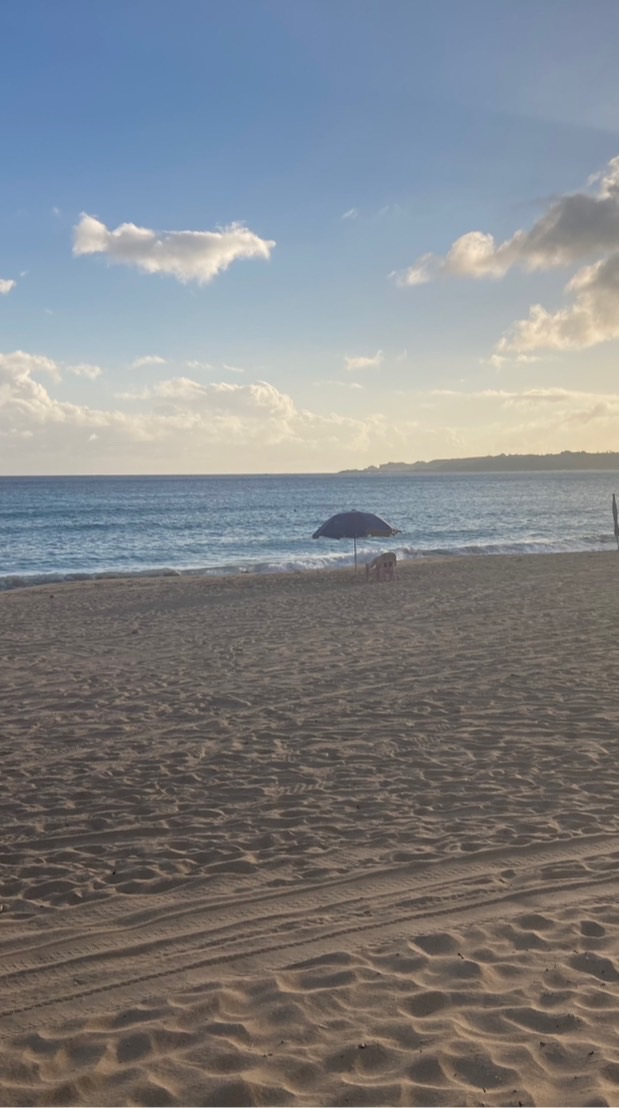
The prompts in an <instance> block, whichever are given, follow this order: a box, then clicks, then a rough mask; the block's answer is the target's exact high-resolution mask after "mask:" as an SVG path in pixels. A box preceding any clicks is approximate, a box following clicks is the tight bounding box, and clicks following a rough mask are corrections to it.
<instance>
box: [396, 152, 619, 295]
mask: <svg viewBox="0 0 619 1108" xmlns="http://www.w3.org/2000/svg"><path fill="white" fill-rule="evenodd" d="M596 183H597V185H598V188H597V192H596V193H595V194H594V195H590V194H589V193H586V192H577V193H572V194H568V195H566V196H561V197H559V199H558V200H555V201H553V203H552V204H550V205H549V207H548V209H547V211H546V212H544V214H543V215H542V216H541V217H540V219H538V220H537V222H536V223H534V225H533V227H531V228H530V230H528V231H524V230H519V231H516V232H515V234H514V235H512V237H511V238H510V239H506V240H505V241H504V242H502V243H497V242H496V240H495V238H494V236H493V235H491V234H488V233H487V232H484V231H469V232H467V234H464V235H462V236H461V237H460V238H458V239H456V241H455V242H454V243H453V245H452V246H451V248H450V249H449V251H448V252H447V254H445V255H441V254H423V255H422V256H421V257H420V258H419V260H418V261H417V262H416V263H415V264H414V265H413V266H411V267H410V268H409V269H407V270H405V271H404V272H403V273H400V274H394V276H395V277H396V280H397V282H398V283H399V284H401V285H420V284H424V283H425V282H426V281H430V280H432V279H433V278H435V277H439V276H451V277H477V278H481V277H493V278H499V277H503V276H504V275H505V274H506V273H507V272H508V271H509V270H510V269H511V268H512V267H513V266H516V265H519V266H521V267H522V268H524V269H526V270H535V269H551V268H552V267H554V266H566V265H572V264H574V263H575V262H578V261H581V260H582V259H584V258H586V257H588V256H591V254H595V252H597V251H600V252H602V253H604V254H607V253H609V252H610V251H612V250H613V249H616V248H618V247H619V157H616V158H613V159H612V160H611V161H610V162H609V164H608V166H607V168H606V170H605V172H604V173H603V174H601V175H600V176H598V178H597V181H596Z"/></svg>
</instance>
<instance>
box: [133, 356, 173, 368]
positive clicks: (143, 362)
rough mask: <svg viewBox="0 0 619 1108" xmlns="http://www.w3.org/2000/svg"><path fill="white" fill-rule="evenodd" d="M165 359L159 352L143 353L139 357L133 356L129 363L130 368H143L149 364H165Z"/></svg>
mask: <svg viewBox="0 0 619 1108" xmlns="http://www.w3.org/2000/svg"><path fill="white" fill-rule="evenodd" d="M165 364H166V359H165V358H162V357H161V355H160V354H143V355H142V357H141V358H135V359H134V361H132V363H131V368H132V369H143V368H144V367H145V366H149V365H165Z"/></svg>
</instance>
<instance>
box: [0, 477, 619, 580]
mask: <svg viewBox="0 0 619 1108" xmlns="http://www.w3.org/2000/svg"><path fill="white" fill-rule="evenodd" d="M616 487H617V488H618V489H619V474H617V473H613V472H586V473H585V472H582V473H543V474H542V473H513V474H501V475H495V474H475V475H470V474H462V475H457V476H454V475H449V476H447V475H440V476H438V475H436V476H391V477H370V476H362V475H361V476H346V477H340V476H337V475H326V476H324V475H323V476H316V475H311V476H284V477H281V476H265V477H262V476H256V477H253V476H252V477H3V478H0V589H7V588H16V587H19V586H25V585H35V584H42V583H45V582H58V581H69V580H82V579H88V578H97V577H105V576H130V575H160V574H161V575H165V574H185V573H195V574H198V573H218V574H221V573H274V572H295V571H300V570H306V569H319V568H321V567H337V566H349V565H352V561H353V551H352V543H351V542H346V541H342V542H339V543H338V542H333V541H329V540H325V539H320V540H317V541H314V540H312V538H311V536H312V533H313V531H314V530H315V529H316V528H317V527H318V526H319V525H320V524H321V523H322V522H323V521H324V520H325V519H327V518H328V517H329V516H330V515H333V514H334V513H335V512H338V511H344V510H347V509H349V508H358V509H361V510H363V511H371V512H377V513H378V514H379V515H381V516H384V517H385V518H386V519H387V520H389V522H390V523H392V524H393V525H394V526H396V527H399V528H400V530H401V534H399V535H397V536H396V537H395V538H394V539H392V540H376V539H375V540H367V541H362V542H360V543H359V557H360V560H361V561H363V560H367V559H368V558H370V557H373V556H374V555H375V554H376V553H377V552H379V551H380V550H382V549H386V548H388V549H390V550H394V551H395V552H396V553H397V555H398V557H399V558H401V559H408V558H423V557H428V556H430V555H436V554H452V555H467V554H469V555H478V556H484V555H492V554H524V553H534V554H544V553H553V552H561V551H565V552H568V551H591V550H608V551H610V550H613V549H616V547H615V540H614V536H613V527H612V515H611V496H612V493H613V491H614V490H615V488H616Z"/></svg>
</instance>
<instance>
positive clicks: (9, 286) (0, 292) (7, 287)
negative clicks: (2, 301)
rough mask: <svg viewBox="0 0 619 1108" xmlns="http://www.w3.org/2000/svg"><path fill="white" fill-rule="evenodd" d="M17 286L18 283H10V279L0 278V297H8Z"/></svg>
mask: <svg viewBox="0 0 619 1108" xmlns="http://www.w3.org/2000/svg"><path fill="white" fill-rule="evenodd" d="M16 284H17V281H10V280H9V279H8V278H4V277H0V296H8V294H9V293H10V292H12V290H13V289H14V288H15V285H16Z"/></svg>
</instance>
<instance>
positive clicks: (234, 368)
mask: <svg viewBox="0 0 619 1108" xmlns="http://www.w3.org/2000/svg"><path fill="white" fill-rule="evenodd" d="M222 365H223V368H224V369H225V370H226V372H227V373H245V370H244V369H243V368H242V366H240V365H228V363H227V362H222Z"/></svg>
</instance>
